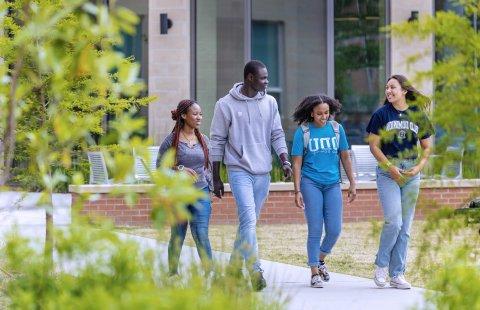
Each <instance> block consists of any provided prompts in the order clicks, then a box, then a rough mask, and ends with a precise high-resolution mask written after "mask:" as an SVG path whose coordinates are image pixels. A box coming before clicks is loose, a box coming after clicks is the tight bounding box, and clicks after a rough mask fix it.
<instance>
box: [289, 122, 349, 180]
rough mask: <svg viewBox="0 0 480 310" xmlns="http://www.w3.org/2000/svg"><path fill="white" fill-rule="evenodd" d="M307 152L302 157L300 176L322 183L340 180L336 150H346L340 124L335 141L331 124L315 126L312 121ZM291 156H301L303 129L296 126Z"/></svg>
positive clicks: (346, 144)
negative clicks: (338, 134)
mask: <svg viewBox="0 0 480 310" xmlns="http://www.w3.org/2000/svg"><path fill="white" fill-rule="evenodd" d="M308 126H309V128H310V141H309V143H308V147H307V153H306V154H305V156H304V157H303V165H302V176H305V177H307V178H309V179H311V180H313V181H315V182H318V183H319V184H322V185H329V184H334V183H338V182H339V181H340V172H339V170H338V168H339V166H338V165H339V161H340V156H339V154H338V152H340V151H345V150H348V142H347V138H346V136H345V131H344V130H343V127H342V125H340V126H339V133H340V141H337V137H336V136H335V132H334V131H333V126H332V124H331V123H327V124H326V125H325V126H323V127H316V126H315V125H313V124H312V123H309V124H308ZM291 155H292V156H303V130H302V128H301V127H298V128H297V130H296V131H295V135H294V136H293V146H292V154H291Z"/></svg>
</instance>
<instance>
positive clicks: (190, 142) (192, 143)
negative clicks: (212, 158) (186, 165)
mask: <svg viewBox="0 0 480 310" xmlns="http://www.w3.org/2000/svg"><path fill="white" fill-rule="evenodd" d="M182 135H183V137H184V138H185V139H186V140H187V141H188V142H187V145H188V147H189V148H192V147H193V146H194V145H195V139H192V140H190V139H189V138H188V137H187V135H186V134H185V132H183V131H182Z"/></svg>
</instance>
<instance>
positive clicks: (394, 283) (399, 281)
mask: <svg viewBox="0 0 480 310" xmlns="http://www.w3.org/2000/svg"><path fill="white" fill-rule="evenodd" d="M390 286H391V287H394V288H399V289H401V290H408V289H411V288H412V285H410V283H408V282H407V280H405V276H404V275H403V274H401V275H398V276H396V277H393V278H392V279H391V280H390Z"/></svg>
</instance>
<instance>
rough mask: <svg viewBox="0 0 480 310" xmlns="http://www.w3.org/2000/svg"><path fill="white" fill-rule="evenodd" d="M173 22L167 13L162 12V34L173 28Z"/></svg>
mask: <svg viewBox="0 0 480 310" xmlns="http://www.w3.org/2000/svg"><path fill="white" fill-rule="evenodd" d="M172 26H173V22H172V20H171V19H170V18H168V15H167V13H160V34H167V33H168V29H170V28H172Z"/></svg>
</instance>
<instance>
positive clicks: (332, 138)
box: [292, 95, 356, 287]
mask: <svg viewBox="0 0 480 310" xmlns="http://www.w3.org/2000/svg"><path fill="white" fill-rule="evenodd" d="M340 108H341V105H340V103H339V102H338V101H337V100H335V99H332V98H330V97H328V96H325V95H314V96H308V97H306V98H305V99H304V100H303V101H302V102H301V103H300V104H299V105H298V107H297V109H296V110H295V113H294V114H293V119H294V121H295V122H297V123H298V125H299V127H298V129H297V131H296V132H295V136H294V138H293V147H292V160H293V184H294V187H295V205H296V206H297V207H298V208H300V209H303V210H304V212H305V217H306V219H307V225H308V238H307V253H308V265H309V266H310V269H311V272H312V276H311V281H310V285H311V286H312V287H322V286H323V283H322V281H325V282H327V281H329V280H330V275H329V274H328V270H327V266H326V265H325V257H326V256H327V255H328V254H330V252H331V250H332V248H333V246H334V245H335V243H336V242H337V239H338V237H339V235H340V231H341V228H342V207H343V206H342V191H341V189H340V169H339V168H340V162H339V160H340V159H341V160H342V164H343V167H344V169H345V172H346V173H347V176H348V179H349V181H350V188H349V191H348V197H349V202H352V201H353V200H354V199H355V196H356V189H355V179H354V177H353V172H352V164H351V161H350V156H349V154H348V143H347V139H346V137H345V131H344V130H343V127H342V126H341V125H340V124H338V123H336V122H335V121H330V120H329V119H330V114H331V113H336V112H338V111H339V110H340ZM324 224H325V237H324V238H323V241H322V243H321V245H320V239H321V237H322V230H323V226H324Z"/></svg>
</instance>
